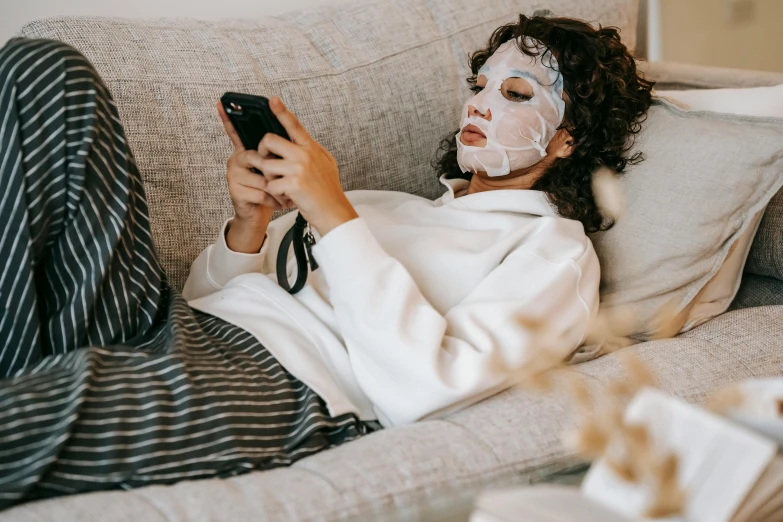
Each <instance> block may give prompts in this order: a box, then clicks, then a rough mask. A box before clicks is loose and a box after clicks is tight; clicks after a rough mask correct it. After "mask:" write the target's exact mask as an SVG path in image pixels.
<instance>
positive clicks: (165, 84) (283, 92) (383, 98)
mask: <svg viewBox="0 0 783 522" xmlns="http://www.w3.org/2000/svg"><path fill="white" fill-rule="evenodd" d="M537 7H540V2H536V1H533V0H435V1H432V0H397V1H395V2H390V1H388V0H374V1H373V0H370V1H366V0H365V1H360V2H354V3H340V4H339V5H335V6H331V7H325V8H320V9H311V10H307V11H304V12H293V13H288V14H285V15H283V16H279V17H276V18H271V17H270V18H258V19H242V20H240V19H233V20H223V21H217V22H202V21H196V20H188V19H177V20H171V19H146V20H123V19H108V18H73V17H69V18H50V19H46V20H41V21H37V22H33V23H31V24H28V25H27V26H25V27H24V28H23V29H22V30H21V31H20V34H21V35H24V36H29V37H42V38H55V39H59V40H63V41H65V42H68V43H70V44H71V45H73V46H74V47H76V48H77V49H79V50H81V51H82V52H83V53H84V54H85V55H86V56H87V57H88V58H89V59H90V60H91V61H92V62H93V63H94V64H95V66H96V68H97V69H98V71H99V73H100V74H101V76H102V77H103V79H104V80H105V81H106V83H107V84H108V86H109V88H110V90H111V91H112V93H113V94H114V97H115V99H116V102H117V106H118V109H119V113H120V117H121V119H122V122H123V124H124V125H125V129H126V131H127V135H128V141H129V143H130V145H131V147H132V149H133V152H134V154H135V156H136V159H137V161H138V164H139V167H140V170H141V173H142V176H143V178H144V180H145V184H146V187H147V196H148V199H149V201H150V205H151V211H150V212H151V221H152V227H153V236H154V239H155V243H156V244H157V246H158V251H159V253H160V256H161V261H162V263H163V266H164V268H165V269H166V270H167V271H168V272H169V275H170V278H171V280H172V282H173V283H174V285H175V286H176V287H178V288H181V287H182V285H183V284H184V282H185V279H186V277H187V271H188V268H189V266H190V263H191V261H192V260H193V259H194V258H195V257H196V256H197V255H198V253H199V252H200V251H201V250H202V249H203V248H204V247H206V246H207V245H208V244H209V243H210V242H211V241H212V239H213V238H214V236H215V233H216V231H217V228H218V227H219V226H220V224H221V223H222V222H223V221H224V219H225V218H226V217H228V216H229V214H230V212H231V206H230V203H229V199H228V193H227V187H226V183H225V179H224V176H225V164H226V159H227V158H228V156H229V154H230V152H231V147H230V143H229V141H228V139H227V138H226V137H225V135H224V133H223V130H222V127H221V124H220V122H219V120H218V117H217V114H216V112H215V107H214V105H215V102H216V101H217V100H218V98H219V97H220V95H221V94H223V92H225V91H229V90H230V91H238V92H247V93H254V94H266V95H270V94H279V95H280V96H281V97H282V98H283V100H285V101H286V102H287V103H288V105H289V107H290V108H291V109H292V110H293V112H294V113H295V114H297V115H298V116H299V117H300V119H301V120H302V122H303V123H304V125H305V126H306V127H307V128H308V129H309V130H310V132H311V133H312V135H313V136H315V138H316V139H318V140H319V141H321V143H322V144H323V145H324V146H325V147H326V148H327V149H328V150H329V151H331V152H332V154H334V156H335V158H337V161H338V163H339V166H340V173H341V177H342V180H343V185H344V187H345V188H346V189H348V190H350V189H360V188H372V189H386V190H402V191H406V192H412V193H416V194H420V195H422V196H426V197H430V198H434V197H436V196H438V195H440V191H441V188H440V185H439V183H438V180H437V176H435V174H434V171H433V169H432V168H431V166H430V162H431V161H432V160H433V158H434V157H435V150H436V149H437V147H438V143H439V140H440V139H441V138H442V137H444V136H445V135H446V134H447V133H448V132H450V131H454V130H455V129H456V127H457V126H458V124H459V118H458V114H459V110H460V108H461V107H462V103H463V101H464V100H465V99H466V98H467V97H468V96H469V95H470V92H469V91H468V89H467V84H466V83H465V81H464V77H465V76H466V72H467V56H468V53H469V52H471V51H474V50H476V49H478V48H479V47H481V46H483V45H485V44H486V42H487V40H488V39H489V36H490V34H491V33H492V31H493V30H494V29H495V28H497V27H498V26H500V25H501V24H504V23H507V22H510V21H512V20H514V19H515V18H516V16H517V15H518V14H519V13H523V12H524V13H532V11H533V10H534V9H535V8H537ZM547 7H548V8H550V9H551V10H553V11H555V12H556V13H558V14H562V15H570V16H577V17H582V18H587V19H589V20H599V21H601V22H602V23H603V24H605V25H616V26H618V27H620V29H621V31H622V33H623V36H624V37H625V40H626V43H627V45H628V46H629V47H630V48H633V47H634V45H635V27H636V9H637V2H636V0H600V1H599V0H590V1H580V0H550V1H548V2H547Z"/></svg>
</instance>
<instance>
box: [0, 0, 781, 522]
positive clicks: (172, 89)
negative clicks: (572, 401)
mask: <svg viewBox="0 0 783 522" xmlns="http://www.w3.org/2000/svg"><path fill="white" fill-rule="evenodd" d="M540 7H546V8H548V9H551V10H552V11H554V12H555V13H557V14H562V15H570V16H577V17H581V18H585V19H589V20H598V21H601V22H602V23H603V24H604V25H615V26H618V27H619V28H620V29H621V30H622V35H623V37H624V39H625V41H626V43H627V44H628V45H629V46H630V47H633V45H634V41H635V28H636V21H637V2H636V0H548V1H547V2H537V1H532V0H397V1H394V2H391V1H389V0H375V1H363V2H358V3H352V4H348V5H343V6H339V7H337V8H330V7H327V8H319V9H311V10H306V11H302V12H295V13H291V14H287V15H284V16H279V17H275V18H264V19H253V20H227V21H220V22H204V21H197V20H190V19H176V20H172V19H166V20H164V19H144V20H123V19H107V18H51V19H46V20H41V21H37V22H33V23H31V24H28V25H26V26H25V27H24V28H22V29H21V31H20V35H24V36H29V37H43V38H56V39H60V40H64V41H66V42H68V43H70V44H72V45H73V46H74V47H76V48H77V49H79V50H81V51H82V52H83V53H84V54H85V55H86V56H87V57H88V58H89V59H90V60H91V61H92V62H93V63H94V64H95V66H96V67H97V69H98V71H99V72H100V73H101V74H102V76H103V78H104V80H105V81H106V83H107V84H108V86H109V87H110V89H111V91H112V92H113V94H114V96H115V99H116V101H117V105H118V107H119V112H120V115H121V118H122V120H123V123H124V125H125V128H126V130H127V133H128V139H129V141H130V144H131V146H132V148H133V151H134V153H135V155H136V158H137V160H138V163H139V166H140V169H141V172H142V174H143V176H144V178H145V183H146V187H147V194H148V199H149V201H150V204H151V217H152V224H153V232H154V235H155V239H156V242H157V245H158V248H159V252H160V255H161V257H162V261H163V263H164V265H165V267H166V269H167V270H168V272H169V274H170V276H171V279H172V281H173V282H174V284H175V285H177V286H181V285H182V284H183V282H184V280H185V277H186V275H187V269H188V266H189V264H190V262H191V261H192V260H193V259H194V258H195V256H196V255H197V254H198V253H199V251H200V250H201V249H202V248H204V247H205V246H206V245H207V244H208V243H209V242H211V241H212V238H213V237H214V234H215V233H216V230H217V227H218V226H219V224H220V223H221V222H222V221H223V220H224V219H225V218H226V217H227V216H229V215H230V212H231V207H230V204H229V199H228V194H227V189H226V185H225V179H224V173H225V161H226V159H227V157H228V156H229V154H230V144H229V142H228V139H227V138H226V137H225V136H224V134H223V130H222V128H221V126H220V123H219V121H218V118H217V115H216V114H215V109H214V102H215V101H216V100H217V99H218V97H219V96H220V95H221V94H222V93H223V92H224V91H226V90H234V91H243V92H251V93H278V94H280V95H281V96H282V97H283V99H284V100H286V101H287V102H288V103H289V105H290V106H291V108H292V109H293V111H294V112H295V113H296V114H298V115H299V117H300V118H301V120H302V121H303V122H304V124H305V125H306V127H307V128H308V129H309V130H310V131H311V133H312V134H313V135H314V136H315V137H316V138H317V139H318V140H319V141H321V143H323V144H324V146H325V147H326V148H327V149H329V150H330V151H332V153H333V154H334V155H335V157H336V158H337V160H338V162H339V164H340V168H341V174H342V176H343V182H344V186H345V188H346V189H358V188H374V189H388V190H404V191H408V192H414V193H417V194H420V195H423V196H427V197H436V196H437V195H439V193H440V188H439V184H438V182H437V177H436V176H435V174H434V173H433V171H432V169H431V167H430V162H431V160H432V159H433V157H434V151H435V150H436V148H437V145H438V142H439V140H440V139H441V138H442V137H443V136H444V135H446V134H447V133H448V132H449V131H453V130H455V128H456V125H457V122H458V117H457V114H458V112H459V110H460V107H461V105H462V103H463V100H464V99H465V97H466V96H467V95H468V92H467V89H466V88H465V84H464V81H463V79H464V77H465V76H466V75H467V59H466V58H467V55H468V53H469V52H470V51H472V50H475V49H477V48H479V47H480V46H482V45H483V44H485V42H486V40H487V39H488V37H489V35H490V33H491V32H492V30H493V29H495V28H496V27H497V26H499V25H500V24H501V23H505V22H507V21H512V20H513V19H514V17H515V15H516V14H517V13H520V12H524V13H531V12H533V11H534V9H537V8H540ZM647 69H648V76H650V77H652V78H653V79H658V80H660V81H661V82H662V87H670V88H671V87H675V88H676V87H683V86H685V87H698V88H705V87H724V86H732V85H735V86H752V85H771V84H775V83H783V75H775V74H769V73H753V72H737V71H726V70H720V69H712V68H703V67H690V66H677V65H672V64H665V63H656V64H651V65H649V66H648V68H647ZM780 199H781V198H778V200H780ZM780 207H783V202H778V212H782V211H781V210H780ZM759 248H765V247H764V246H763V245H762V246H760V247H759ZM782 287H783V285H781V284H780V281H777V280H774V279H771V278H764V277H762V276H749V277H748V280H747V281H746V282H745V284H744V285H743V289H742V292H741V296H740V299H739V300H738V303H739V304H735V307H736V308H739V309H737V310H734V311H732V312H729V313H726V314H724V315H722V316H720V317H718V318H717V319H714V320H712V321H710V322H708V323H707V324H705V325H703V326H701V327H699V328H697V329H695V330H693V331H691V332H688V333H687V334H685V335H681V336H679V337H677V338H675V339H669V340H659V341H652V342H647V343H644V344H641V345H637V346H635V347H633V348H630V350H633V351H634V352H635V353H636V354H638V356H639V357H641V358H642V359H643V360H644V361H645V362H646V363H648V364H649V365H650V366H651V367H652V368H653V369H654V370H655V371H656V372H657V373H658V374H659V375H660V376H661V383H660V384H661V386H662V388H664V389H665V390H667V391H669V392H672V393H674V394H676V395H679V396H682V397H685V398H687V399H689V400H692V401H699V400H701V399H703V398H704V397H705V395H706V394H708V393H709V392H710V391H712V390H714V389H716V388H718V387H721V386H723V385H726V384H728V383H730V382H733V381H736V380H738V379H744V378H749V377H763V376H773V375H781V373H782V372H781V369H782V368H783V366H782V364H783V304H781V303H783V288H782ZM759 304H765V305H767V306H762V307H758V306H755V305H759ZM577 368H578V371H580V372H583V373H584V374H585V375H588V376H589V377H590V382H592V383H598V382H600V381H602V380H604V379H606V378H609V377H614V376H616V375H620V374H621V370H620V366H619V364H618V362H617V360H616V357H614V356H605V357H602V358H600V359H597V360H595V361H592V362H589V363H585V364H581V365H579V366H577ZM569 422H570V419H569V402H568V400H567V397H565V395H563V394H559V393H553V394H548V395H542V394H536V393H532V392H526V391H521V390H517V389H514V390H509V391H506V392H504V393H501V394H499V395H497V396H495V397H492V398H490V399H488V400H485V401H483V402H481V403H479V404H477V405H475V406H473V407H471V408H468V409H466V410H464V411H460V412H458V413H455V414H453V415H451V416H449V417H448V418H446V419H443V420H435V421H427V422H421V423H417V424H414V425H409V426H404V427H398V428H394V429H390V430H385V431H381V432H378V433H375V434H373V435H370V436H368V437H365V438H363V439H361V440H358V441H356V442H353V443H350V444H348V445H345V446H342V447H339V448H336V449H333V450H330V451H327V452H324V453H321V454H318V455H316V456H313V457H310V458H307V459H305V460H302V461H300V462H298V463H296V464H295V465H294V466H292V467H290V468H284V469H276V470H272V471H264V472H255V473H250V474H248V475H244V476H240V477H236V478H231V479H227V480H203V481H192V482H184V483H180V484H177V485H174V486H170V487H148V488H143V489H138V490H132V491H127V492H120V491H112V492H104V493H95V494H88V495H79V496H72V497H64V498H60V499H53V500H48V501H42V502H36V503H31V504H27V505H22V506H19V507H17V508H14V509H11V510H8V511H6V512H4V513H0V520H2V521H10V520H14V521H27V520H29V521H37V522H40V521H55V520H57V521H74V522H76V521H80V522H82V521H89V520H96V521H97V520H101V521H126V520H127V521H150V522H154V521H165V520H224V521H233V520H336V519H357V520H359V519H361V520H374V519H383V518H399V517H401V518H406V519H411V520H415V519H423V518H426V517H430V516H433V509H434V507H433V506H435V507H438V508H439V509H440V508H449V506H452V507H453V505H455V504H456V503H459V502H464V501H465V499H467V498H469V495H470V493H471V492H473V491H475V490H477V489H479V488H482V487H485V486H489V485H493V484H512V483H529V482H536V481H540V480H545V479H547V477H549V476H551V475H553V474H557V473H559V472H562V471H564V470H568V469H569V468H571V467H573V466H575V465H578V460H577V459H575V458H574V456H573V455H572V454H570V453H569V451H568V450H567V449H566V448H564V447H563V445H562V444H561V442H560V437H561V434H562V432H563V430H564V429H565V428H566V427H567V426H568V425H569ZM397 509H399V510H400V511H395V510H397ZM395 513H396V514H395ZM436 518H437V517H436ZM440 518H441V519H447V518H448V517H447V516H441V517H440Z"/></svg>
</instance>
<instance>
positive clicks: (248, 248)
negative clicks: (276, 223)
mask: <svg viewBox="0 0 783 522" xmlns="http://www.w3.org/2000/svg"><path fill="white" fill-rule="evenodd" d="M271 216H272V212H271V209H270V211H269V219H262V220H258V221H252V222H248V221H245V220H242V219H241V218H239V217H236V216H234V219H233V220H232V221H231V223H230V224H229V226H228V230H227V231H226V245H227V246H228V248H229V250H232V251H234V252H239V253H242V254H257V253H258V252H259V251H260V250H261V246H262V245H263V243H264V237H265V236H266V229H267V227H268V226H269V222H270V221H271Z"/></svg>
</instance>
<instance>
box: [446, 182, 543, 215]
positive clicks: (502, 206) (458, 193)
mask: <svg viewBox="0 0 783 522" xmlns="http://www.w3.org/2000/svg"><path fill="white" fill-rule="evenodd" d="M440 182H441V183H442V184H443V185H445V186H446V192H444V193H443V195H442V196H441V197H440V198H439V199H437V200H435V201H436V202H438V201H439V202H440V203H441V205H461V206H463V207H466V208H468V209H469V210H476V211H480V212H518V213H520V214H532V215H536V216H557V211H556V210H555V208H554V207H553V206H552V205H551V204H550V203H549V199H548V198H547V196H546V194H545V193H544V192H541V191H540V190H521V189H504V190H488V191H485V192H476V193H475V194H467V191H468V187H469V186H470V181H468V180H466V179H462V178H454V179H448V178H446V175H445V174H444V175H441V177H440Z"/></svg>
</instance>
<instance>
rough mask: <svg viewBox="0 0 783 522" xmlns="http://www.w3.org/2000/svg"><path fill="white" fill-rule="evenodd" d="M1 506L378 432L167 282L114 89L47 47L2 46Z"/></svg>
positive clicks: (189, 473)
mask: <svg viewBox="0 0 783 522" xmlns="http://www.w3.org/2000/svg"><path fill="white" fill-rule="evenodd" d="M0 188H2V193H1V194H2V195H1V196H0V219H2V222H3V223H5V227H4V228H3V230H2V235H1V236H0V259H3V261H4V265H3V266H2V267H0V302H2V310H1V311H0V377H3V380H0V508H2V507H6V506H9V505H11V504H13V503H16V502H18V501H20V500H25V499H34V498H43V497H51V496H56V495H62V494H67V493H76V492H83V491H93V490H104V489H115V488H131V487H136V486H142V485H148V484H155V483H172V482H176V481H179V480H182V479H186V478H187V479H194V478H201V477H225V476H232V475H236V474H239V473H243V472H246V471H249V470H251V469H266V468H272V467H276V466H281V465H288V464H290V463H292V462H294V461H296V460H298V459H300V458H303V457H305V456H307V455H311V454H313V453H315V452H318V451H320V450H322V449H325V448H328V447H331V446H334V445H337V444H340V443H342V442H345V441H348V440H352V439H355V438H356V437H358V436H360V435H362V434H364V433H366V432H367V431H369V430H371V429H372V428H373V427H374V426H375V425H374V424H373V426H372V427H371V426H369V425H367V424H364V423H361V422H359V421H358V420H357V419H356V418H355V417H354V416H352V415H343V416H340V417H338V418H330V417H329V415H328V412H327V410H326V406H325V404H324V402H323V400H322V399H321V398H320V397H318V396H317V395H316V394H315V393H314V392H313V391H312V390H310V389H309V388H307V387H306V386H305V385H304V384H302V383H301V382H299V381H298V380H297V379H295V378H294V377H293V376H292V375H290V374H289V373H288V372H286V371H285V369H283V368H282V366H280V364H279V363H278V362H277V361H276V360H275V359H274V358H273V357H272V356H271V355H270V354H269V353H268V352H267V351H266V350H265V349H264V347H263V346H261V345H260V344H259V343H258V341H257V340H256V339H255V338H253V337H252V336H251V335H250V334H248V333H247V332H245V331H243V330H242V329H240V328H238V327H236V326H234V325H231V324H228V323H225V322H224V321H222V320H220V319H217V318H214V317H212V316H209V315H207V314H202V313H194V311H193V310H191V309H190V308H189V307H188V305H187V303H186V302H185V301H184V299H183V298H182V297H181V296H180V295H179V294H177V293H176V291H173V290H172V289H171V288H170V287H169V285H168V283H167V281H166V277H165V275H164V274H163V272H162V271H161V268H160V265H159V263H158V260H157V256H156V254H155V248H154V245H153V243H152V240H151V237H150V231H149V221H148V217H147V205H146V202H145V197H144V189H143V187H142V184H141V179H140V177H139V173H138V170H137V168H136V164H135V162H134V159H133V156H132V155H131V153H130V150H129V148H128V146H127V143H126V140H125V136H124V132H123V129H122V126H121V125H120V122H119V119H118V117H117V111H116V108H115V106H114V102H113V101H112V99H111V96H110V94H109V93H108V91H107V90H106V88H105V86H104V85H103V83H102V82H101V80H100V78H99V77H98V76H97V73H96V72H95V71H94V69H93V68H92V66H91V65H90V63H89V62H88V61H87V60H86V59H85V58H84V57H83V56H82V55H81V54H79V53H78V52H77V51H75V50H74V49H72V48H71V47H69V46H67V45H65V44H62V43H60V42H56V41H51V40H27V39H14V40H11V41H10V42H9V43H8V44H7V45H6V46H5V47H4V48H3V49H2V50H0Z"/></svg>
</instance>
